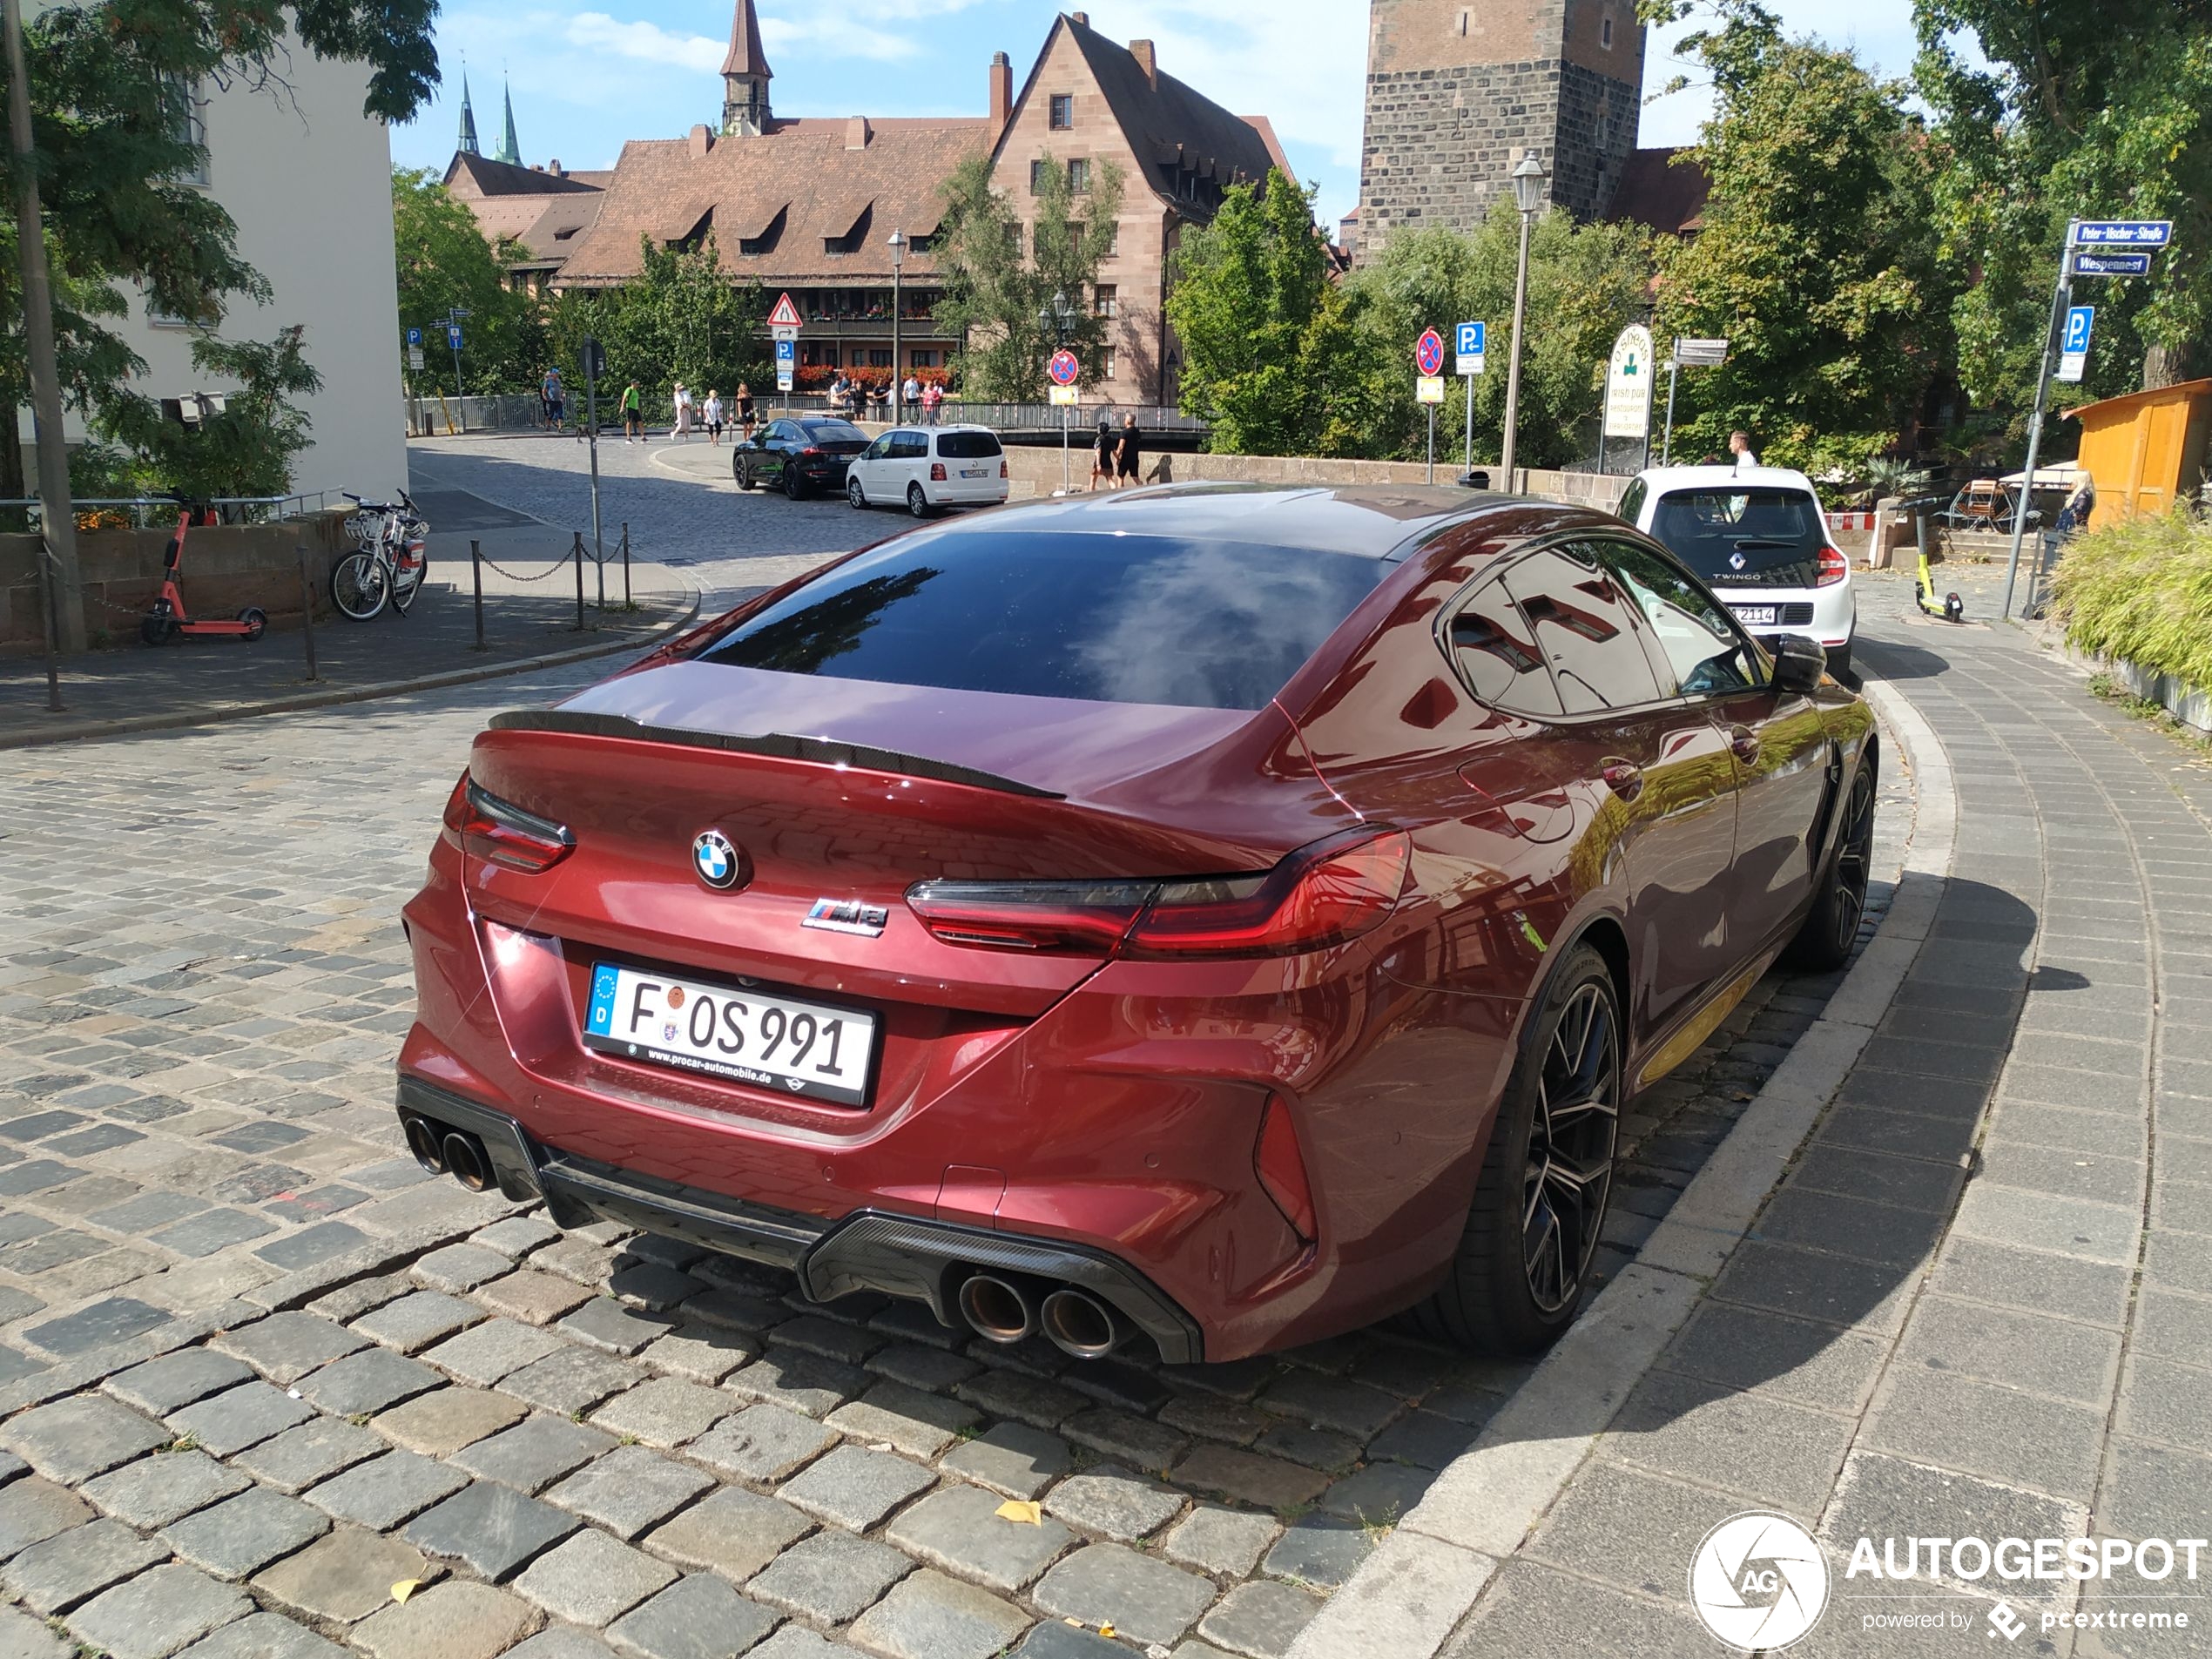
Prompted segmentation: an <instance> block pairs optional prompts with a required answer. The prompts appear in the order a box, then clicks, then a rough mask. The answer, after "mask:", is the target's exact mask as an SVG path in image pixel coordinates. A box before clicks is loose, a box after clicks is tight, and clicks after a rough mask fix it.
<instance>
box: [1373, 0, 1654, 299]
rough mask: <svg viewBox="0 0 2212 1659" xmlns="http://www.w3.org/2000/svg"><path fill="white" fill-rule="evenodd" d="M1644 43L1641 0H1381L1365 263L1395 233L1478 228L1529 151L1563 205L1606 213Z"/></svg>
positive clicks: (1629, 137) (1632, 122)
mask: <svg viewBox="0 0 2212 1659" xmlns="http://www.w3.org/2000/svg"><path fill="white" fill-rule="evenodd" d="M1643 46H1644V37H1643V25H1642V24H1639V23H1638V22H1637V21H1636V12H1635V0H1372V4H1371V9H1370V12H1369V17H1368V25H1367V130H1366V144H1365V145H1364V146H1363V149H1362V153H1361V160H1360V180H1359V257H1360V258H1361V259H1362V260H1366V259H1368V258H1371V257H1372V256H1373V254H1374V253H1377V252H1379V250H1380V249H1381V247H1382V245H1383V243H1384V242H1385V241H1386V240H1387V239H1389V236H1390V234H1391V233H1392V232H1393V231H1395V230H1403V229H1407V228H1419V227H1420V226H1429V225H1447V226H1451V227H1453V229H1455V230H1465V229H1467V228H1468V227H1470V226H1473V225H1474V224H1475V223H1477V222H1478V221H1479V220H1480V219H1481V218H1482V217H1483V215H1484V214H1485V213H1487V212H1488V211H1489V207H1490V204H1491V202H1492V201H1493V200H1494V199H1496V198H1497V197H1499V196H1500V195H1501V194H1502V195H1505V196H1507V197H1508V198H1510V196H1511V194H1512V186H1511V185H1508V184H1507V175H1508V174H1509V173H1511V172H1512V171H1513V167H1514V163H1515V162H1516V161H1518V160H1519V159H1520V158H1521V152H1522V151H1524V150H1532V149H1533V150H1534V151H1535V152H1536V154H1537V156H1538V158H1540V159H1541V161H1542V162H1543V164H1544V165H1545V166H1546V167H1547V168H1548V169H1549V170H1550V172H1551V178H1550V179H1549V180H1548V195H1549V199H1550V200H1552V201H1554V202H1556V203H1558V204H1559V205H1560V206H1562V207H1565V208H1567V209H1568V210H1569V211H1570V212H1573V213H1575V215H1576V216H1577V217H1578V218H1581V219H1594V218H1597V217H1599V216H1601V215H1602V214H1603V213H1604V212H1606V211H1607V209H1608V206H1609V205H1610V204H1611V201H1612V198H1613V192H1614V189H1615V186H1616V185H1618V184H1619V182H1620V179H1621V174H1622V170H1623V168H1624V167H1625V166H1626V165H1627V163H1628V159H1629V155H1630V154H1631V153H1632V152H1634V151H1635V144H1636V112H1637V108H1638V105H1639V103H1640V100H1641V99H1642V89H1643Z"/></svg>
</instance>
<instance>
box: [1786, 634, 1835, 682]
mask: <svg viewBox="0 0 2212 1659" xmlns="http://www.w3.org/2000/svg"><path fill="white" fill-rule="evenodd" d="M1827 671H1828V653H1827V652H1826V651H1823V650H1822V649H1821V648H1820V642H1819V641H1818V640H1817V639H1815V638H1813V637H1811V635H1809V634H1784V635H1782V636H1781V637H1778V638H1777V639H1776V640H1775V642H1774V689H1775V690H1776V691H1798V692H1809V691H1815V690H1817V689H1818V687H1819V685H1820V681H1821V677H1822V676H1823V675H1824V674H1826V673H1827Z"/></svg>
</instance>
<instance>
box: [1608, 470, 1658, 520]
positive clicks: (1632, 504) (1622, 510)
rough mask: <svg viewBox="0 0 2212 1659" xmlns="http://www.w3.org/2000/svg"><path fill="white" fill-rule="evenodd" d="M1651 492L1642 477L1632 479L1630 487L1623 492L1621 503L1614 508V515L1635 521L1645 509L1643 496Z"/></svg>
mask: <svg viewBox="0 0 2212 1659" xmlns="http://www.w3.org/2000/svg"><path fill="white" fill-rule="evenodd" d="M1649 493H1650V492H1649V490H1648V489H1646V488H1645V487H1644V482H1643V480H1642V479H1641V478H1632V479H1630V480H1629V487H1628V489H1625V490H1623V491H1622V495H1621V505H1620V506H1619V507H1618V508H1616V509H1614V516H1615V517H1616V518H1621V519H1625V520H1627V521H1628V523H1631V524H1633V523H1635V522H1636V515H1638V514H1639V513H1641V512H1642V511H1643V498H1644V496H1647V495H1649Z"/></svg>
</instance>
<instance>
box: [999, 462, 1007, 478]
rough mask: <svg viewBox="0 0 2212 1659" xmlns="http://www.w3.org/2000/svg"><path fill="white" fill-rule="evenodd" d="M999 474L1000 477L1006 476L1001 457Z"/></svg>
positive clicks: (1004, 463)
mask: <svg viewBox="0 0 2212 1659" xmlns="http://www.w3.org/2000/svg"><path fill="white" fill-rule="evenodd" d="M999 476H1000V477H1001V478H1003V477H1005V476H1006V462H1005V460H1004V458H1003V457H1001V459H1000V461H999Z"/></svg>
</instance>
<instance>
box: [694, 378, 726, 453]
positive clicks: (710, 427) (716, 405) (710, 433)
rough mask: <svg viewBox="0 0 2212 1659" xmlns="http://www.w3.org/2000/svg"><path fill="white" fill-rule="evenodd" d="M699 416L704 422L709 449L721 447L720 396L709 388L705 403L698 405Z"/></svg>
mask: <svg viewBox="0 0 2212 1659" xmlns="http://www.w3.org/2000/svg"><path fill="white" fill-rule="evenodd" d="M699 415H700V418H701V419H703V420H704V421H705V422H706V441H707V443H708V445H709V447H710V448H717V449H718V448H721V447H722V394H721V393H719V392H718V391H716V390H715V389H714V388H712V387H711V386H710V387H708V388H706V401H705V402H704V403H702V404H700V405H699Z"/></svg>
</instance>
